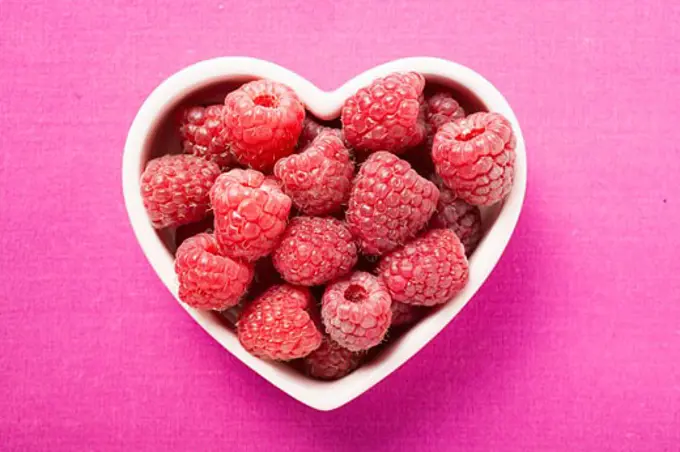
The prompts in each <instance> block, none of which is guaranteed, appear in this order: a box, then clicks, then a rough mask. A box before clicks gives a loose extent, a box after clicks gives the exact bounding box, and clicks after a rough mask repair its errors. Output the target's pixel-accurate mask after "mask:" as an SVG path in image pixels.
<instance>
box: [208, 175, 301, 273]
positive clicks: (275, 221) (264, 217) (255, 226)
mask: <svg viewBox="0 0 680 452" xmlns="http://www.w3.org/2000/svg"><path fill="white" fill-rule="evenodd" d="M210 201H211V202H212V206H213V212H214V214H215V237H217V241H218V242H219V243H220V246H222V249H223V251H224V252H225V253H226V254H228V255H229V256H232V257H240V258H244V259H247V260H250V261H253V260H256V259H258V258H260V257H262V256H266V255H267V254H269V253H270V252H271V251H272V250H273V249H274V247H275V246H276V245H277V243H278V241H279V238H280V237H281V234H283V231H284V230H285V229H286V222H287V220H288V214H289V212H290V207H291V200H290V198H289V197H288V196H286V195H285V194H283V192H281V189H280V188H279V185H278V183H277V182H276V181H275V180H274V179H272V178H268V177H265V176H264V175H263V174H262V173H260V172H258V171H254V170H242V169H233V170H231V171H229V172H227V173H224V174H221V175H220V177H218V178H217V180H216V181H215V185H214V186H213V188H212V190H211V191H210Z"/></svg>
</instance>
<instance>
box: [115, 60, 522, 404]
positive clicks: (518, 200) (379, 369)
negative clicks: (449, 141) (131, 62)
mask: <svg viewBox="0 0 680 452" xmlns="http://www.w3.org/2000/svg"><path fill="white" fill-rule="evenodd" d="M397 71H417V72H420V73H422V74H423V75H424V76H425V77H426V78H427V79H428V81H433V82H436V83H440V84H443V85H448V86H450V87H452V88H453V89H455V90H456V91H458V92H459V93H461V95H463V96H468V97H469V98H470V99H473V100H475V101H477V102H479V103H481V104H482V107H483V108H484V109H487V110H489V111H495V112H499V113H501V114H503V115H505V116H506V117H507V118H508V119H509V120H510V122H511V123H512V125H513V128H514V131H515V134H516V135H517V160H516V173H515V184H514V187H513V189H512V192H511V193H510V195H509V196H508V198H507V199H506V200H505V202H503V203H502V205H498V206H496V207H495V208H492V209H490V210H487V211H486V212H484V224H485V229H486V235H485V238H484V239H483V240H482V242H481V243H480V245H479V247H478V248H477V250H476V251H475V253H474V254H473V256H472V257H471V259H470V281H469V283H468V284H467V286H466V287H465V289H464V290H463V291H462V292H461V293H460V294H458V295H457V296H456V297H455V298H454V299H452V300H451V301H450V302H448V303H447V304H445V305H443V306H441V307H440V308H438V309H436V310H435V311H433V312H432V313H431V314H430V315H429V316H428V317H426V318H425V319H423V320H422V321H421V322H420V323H418V324H417V325H415V326H414V327H413V328H412V329H410V330H409V331H408V332H407V333H406V334H404V335H403V336H401V337H400V338H399V339H398V340H397V341H395V342H394V343H393V344H392V345H390V346H389V347H387V349H386V350H385V351H383V352H382V353H381V354H380V355H379V356H378V357H377V358H376V359H375V360H373V361H372V362H370V363H369V364H367V365H365V366H363V367H361V368H359V369H358V370H357V371H355V372H353V373H352V374H350V375H348V376H347V377H345V378H343V379H341V380H338V381H334V382H323V381H316V380H312V379H309V378H307V377H306V376H304V375H302V374H300V373H298V372H296V371H294V370H292V369H291V368H289V367H288V366H286V365H284V364H278V363H271V362H267V361H263V360H260V359H258V358H255V357H254V356H252V355H250V354H249V353H248V352H246V351H245V350H244V349H243V348H242V347H241V345H240V343H239V342H238V339H237V338H236V336H235V334H234V332H233V330H232V329H230V328H229V327H228V325H227V323H226V322H225V321H224V319H223V318H221V316H219V315H218V314H216V313H213V312H203V311H198V310H195V309H192V308H190V307H188V306H186V305H184V304H181V303H180V304H181V305H182V306H183V307H184V309H186V311H187V312H188V313H189V315H190V316H191V317H193V318H194V320H196V322H198V323H199V324H200V325H201V326H202V327H203V328H204V329H205V331H207V332H208V334H210V335H211V336H212V337H213V338H214V339H215V340H216V341H217V342H219V343H220V344H222V346H223V347H224V348H225V349H227V350H229V352H231V353H232V354H234V355H235V356H236V357H238V358H239V359H240V360H241V361H243V363H245V364H246V365H247V366H248V367H250V368H251V369H252V370H254V371H255V372H257V373H258V374H260V375H261V376H262V377H264V378H265V379H267V380H268V381H269V382H271V383H272V384H273V385H275V386H277V387H278V388H280V389H281V390H282V391H284V392H286V393H287V394H289V395H290V396H292V397H294V398H295V399H297V400H299V401H300V402H302V403H305V404H307V405H309V406H311V407H313V408H316V409H318V410H332V409H335V408H338V407H340V406H342V405H344V404H346V403H347V402H349V401H351V400H352V399H354V398H356V397H357V396H359V395H361V394H362V393H363V392H365V391H366V390H368V389H369V388H371V387H372V386H373V385H375V384H376V383H378V382H379V381H381V380H382V379H383V378H385V377H386V376H388V375H389V374H390V373H392V372H393V371H394V370H395V369H397V368H398V367H399V366H401V365H402V364H403V363H404V362H406V361H407V360H408V359H409V358H411V357H412V356H413V355H414V354H415V353H417V352H418V351H419V350H420V349H421V348H422V347H423V346H424V345H425V344H427V343H428V342H429V341H430V340H431V339H432V338H433V337H434V336H435V335H436V334H437V333H439V332H440V331H441V330H442V329H443V328H444V327H445V326H446V325H447V324H448V323H449V322H450V321H451V319H453V317H454V316H455V315H456V314H458V312H460V310H461V309H462V308H463V306H465V304H466V303H467V302H468V301H469V300H470V298H471V297H472V296H473V295H474V294H475V292H477V290H478V289H479V287H480V286H481V285H482V283H483V282H484V281H485V280H486V278H487V277H488V276H489V274H490V273H491V270H492V269H493V268H494V266H495V265H496V263H497V262H498V259H499V258H500V257H501V254H502V253H503V250H504V249H505V247H506V245H507V243H508V241H509V240H510V236H511V234H512V232H513V230H514V228H515V225H516V223H517V219H518V218H519V214H520V210H521V208H522V202H523V200H524V193H525V190H526V152H525V144H524V139H523V138H522V132H521V130H520V127H519V124H518V122H517V118H516V117H515V114H514V113H513V111H512V109H511V108H510V105H508V102H507V101H506V100H505V98H504V97H503V95H502V94H501V93H500V92H499V91H498V90H497V89H496V88H495V87H494V86H493V85H492V84H491V83H489V82H488V81H487V80H486V79H484V78H483V77H482V76H481V75H479V74H477V73H476V72H474V71H472V70H471V69H468V68H467V67H464V66H461V65H459V64H456V63H453V62H450V61H446V60H441V59H437V58H425V57H422V58H421V57H416V58H405V59H400V60H396V61H392V62H390V63H386V64H383V65H380V66H377V67H375V68H373V69H370V70H368V71H366V72H364V73H363V74H361V75H358V76H356V77H355V78H353V79H352V80H350V81H348V82H347V83H345V84H344V85H342V86H341V87H340V88H338V89H336V90H335V91H332V92H326V91H322V90H320V89H319V88H317V87H316V86H314V85H313V84H312V83H311V82H309V81H307V80H305V79H304V78H302V77H301V76H299V75H297V74H295V73H293V72H291V71H289V70H287V69H285V68H282V67H280V66H278V65H276V64H273V63H269V62H266V61H262V60H257V59H254V58H245V57H225V58H216V59H212V60H207V61H202V62H200V63H197V64H194V65H192V66H189V67H187V68H185V69H183V70H181V71H179V72H177V73H176V74H174V75H172V76H171V77H169V78H168V79H167V80H165V81H164V82H163V83H161V84H160V85H159V86H158V87H157V88H156V89H155V90H154V91H153V92H152V93H151V95H150V96H149V97H148V98H147V99H146V101H145V102H144V104H143V105H142V107H141V108H140V109H139V112H138V113H137V116H136V117H135V119H134V122H133V123H132V126H131V128H130V132H129V134H128V137H127V142H126V143H125V151H124V154H123V195H124V197H125V204H126V207H127V211H128V215H129V216H130V222H131V223H132V228H133V230H134V232H135V235H136V236H137V240H138V241H139V244H140V246H141V247H142V250H143V251H144V254H145V255H146V257H147V258H148V260H149V262H150V263H151V265H152V267H153V268H154V270H155V271H156V273H157V274H158V277H159V278H160V279H161V281H163V283H164V284H165V285H166V286H167V288H168V289H169V290H170V292H171V293H172V294H173V295H174V296H175V298H177V290H178V283H177V278H176V276H175V273H174V271H173V255H172V246H171V245H168V246H167V247H166V244H169V243H171V237H167V236H166V237H164V236H163V234H159V233H157V232H156V231H155V230H154V229H153V228H152V226H151V223H150V222H149V220H148V218H147V215H146V212H145V210H144V206H143V204H142V198H141V196H140V186H139V178H140V175H141V173H142V171H143V169H144V166H145V164H146V162H147V161H148V160H149V158H151V157H152V156H155V155H158V154H160V153H164V152H165V151H170V152H178V151H179V148H178V144H177V143H176V140H175V141H174V143H175V144H172V143H173V140H172V138H171V137H172V133H171V131H170V128H171V127H170V123H171V122H170V119H169V118H170V117H171V115H172V114H173V112H174V110H175V109H176V108H177V107H178V105H180V104H181V103H186V102H191V101H192V100H200V101H206V100H211V101H220V100H222V96H223V95H224V92H225V88H229V87H230V85H233V87H235V86H237V85H238V84H239V83H241V82H243V81H245V80H250V79H257V78H269V79H273V80H277V81H279V82H282V83H284V84H286V85H288V86H290V87H291V88H293V89H294V90H295V91H296V92H297V94H298V95H299V96H300V98H301V99H302V101H303V102H304V104H305V105H306V107H307V109H308V110H309V111H310V112H312V113H313V114H314V115H315V116H317V117H318V118H320V119H334V118H337V117H338V116H339V115H340V109H341V107H342V104H343V103H344V101H345V99H346V98H347V97H349V96H350V95H352V94H353V93H354V92H356V91H357V89H358V88H360V87H362V86H364V85H367V84H368V83H369V82H370V81H372V80H373V79H375V78H377V77H381V76H384V75H386V74H388V73H391V72H397ZM218 85H219V86H218Z"/></svg>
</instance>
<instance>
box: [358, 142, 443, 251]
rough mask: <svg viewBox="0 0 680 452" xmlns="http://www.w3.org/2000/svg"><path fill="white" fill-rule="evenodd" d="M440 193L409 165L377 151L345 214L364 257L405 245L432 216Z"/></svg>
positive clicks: (365, 167) (360, 176)
mask: <svg viewBox="0 0 680 452" xmlns="http://www.w3.org/2000/svg"><path fill="white" fill-rule="evenodd" d="M438 199H439V190H438V189H437V187H436V186H435V185H434V184H433V183H432V182H430V181H429V180H427V179H424V178H423V177H421V176H419V175H418V173H416V172H415V171H414V170H413V169H411V166H410V165H409V164H408V162H406V161H404V160H402V159H400V158H399V157H397V156H395V155H393V154H390V153H389V152H376V153H374V154H371V156H370V157H369V158H368V159H367V160H366V162H364V164H363V166H362V167H361V170H360V171H359V174H358V175H357V177H356V178H355V180H354V184H353V186H352V192H351V194H350V199H349V207H348V208H347V212H346V221H347V224H348V225H349V228H350V231H351V232H352V234H354V236H355V237H356V238H357V240H358V242H359V246H360V247H361V249H362V250H363V252H364V253H365V254H373V255H376V254H383V253H385V252H387V251H390V250H393V249H395V248H397V247H398V246H401V245H402V244H404V243H405V242H406V241H407V240H408V239H410V238H411V237H413V236H415V235H416V233H417V232H418V231H419V230H420V229H422V228H423V226H425V225H426V224H427V222H428V221H429V219H430V217H431V216H432V214H433V212H434V210H435V207H436V206H437V200H438Z"/></svg>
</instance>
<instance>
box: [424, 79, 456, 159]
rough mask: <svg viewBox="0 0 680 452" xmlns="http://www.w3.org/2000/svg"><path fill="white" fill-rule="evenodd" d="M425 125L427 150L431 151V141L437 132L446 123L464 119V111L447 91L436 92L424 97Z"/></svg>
mask: <svg viewBox="0 0 680 452" xmlns="http://www.w3.org/2000/svg"><path fill="white" fill-rule="evenodd" d="M426 106H427V110H426V112H427V113H426V114H425V123H426V126H427V142H428V149H432V140H434V135H435V134H436V133H437V130H439V128H440V127H441V126H443V125H444V124H446V123H447V122H451V121H455V120H457V119H461V118H464V117H465V110H463V107H461V106H460V104H459V103H458V101H457V100H456V99H454V98H453V95H452V94H451V93H450V92H448V91H443V90H441V91H437V92H435V93H434V94H433V95H431V96H427V97H426Z"/></svg>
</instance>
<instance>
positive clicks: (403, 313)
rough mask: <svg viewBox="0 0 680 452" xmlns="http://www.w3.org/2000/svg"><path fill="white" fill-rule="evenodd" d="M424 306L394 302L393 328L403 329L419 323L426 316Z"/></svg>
mask: <svg viewBox="0 0 680 452" xmlns="http://www.w3.org/2000/svg"><path fill="white" fill-rule="evenodd" d="M424 309H425V308H423V307H422V306H414V305H410V304H406V303H401V302H399V301H394V300H392V325H391V326H392V327H394V328H396V327H402V326H406V325H410V324H412V323H415V322H417V321H418V320H419V319H420V318H421V317H422V316H423V314H424Z"/></svg>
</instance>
